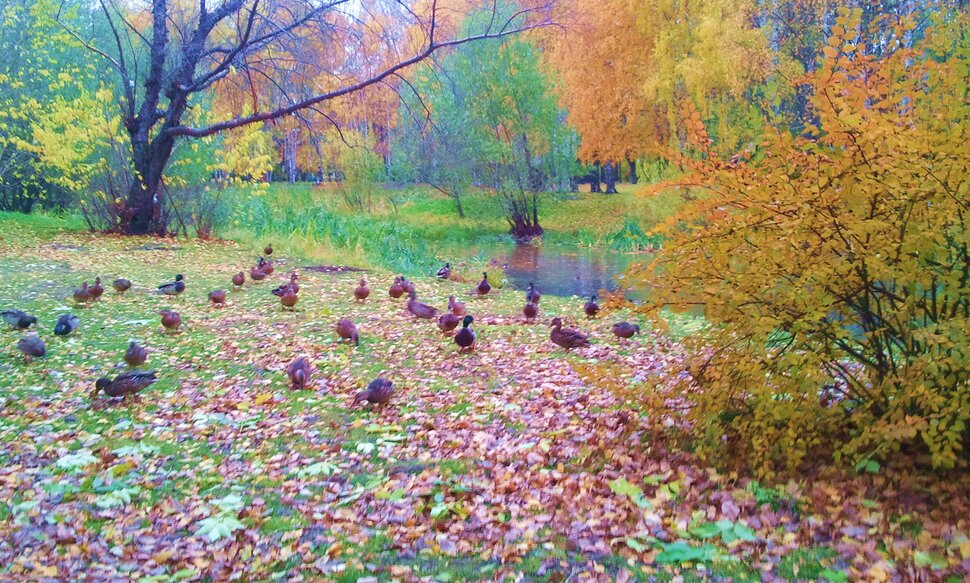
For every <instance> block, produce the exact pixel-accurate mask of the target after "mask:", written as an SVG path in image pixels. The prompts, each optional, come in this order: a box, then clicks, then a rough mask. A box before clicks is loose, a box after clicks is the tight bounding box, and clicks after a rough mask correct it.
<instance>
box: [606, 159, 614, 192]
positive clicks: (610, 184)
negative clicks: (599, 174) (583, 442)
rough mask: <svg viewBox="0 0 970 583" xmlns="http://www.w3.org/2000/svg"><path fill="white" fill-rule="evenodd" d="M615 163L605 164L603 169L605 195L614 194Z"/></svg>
mask: <svg viewBox="0 0 970 583" xmlns="http://www.w3.org/2000/svg"><path fill="white" fill-rule="evenodd" d="M616 175H617V164H616V162H607V163H606V165H605V167H604V168H603V182H605V183H606V194H616Z"/></svg>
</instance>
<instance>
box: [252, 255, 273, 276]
mask: <svg viewBox="0 0 970 583" xmlns="http://www.w3.org/2000/svg"><path fill="white" fill-rule="evenodd" d="M256 267H258V268H259V270H260V271H262V272H263V273H265V274H266V275H273V271H275V270H276V268H275V267H273V262H272V261H269V260H267V259H263V258H262V257H260V258H259V262H258V263H257V264H256Z"/></svg>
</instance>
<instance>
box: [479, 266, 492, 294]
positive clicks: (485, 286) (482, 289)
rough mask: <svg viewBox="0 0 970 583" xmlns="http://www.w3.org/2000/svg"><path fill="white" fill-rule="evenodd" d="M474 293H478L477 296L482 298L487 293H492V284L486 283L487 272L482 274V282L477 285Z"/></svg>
mask: <svg viewBox="0 0 970 583" xmlns="http://www.w3.org/2000/svg"><path fill="white" fill-rule="evenodd" d="M475 291H476V292H478V295H480V296H484V295H486V294H487V293H488V292H490V291H492V284H490V283H488V273H487V272H485V271H483V272H482V281H480V282H479V283H478V287H476V288H475Z"/></svg>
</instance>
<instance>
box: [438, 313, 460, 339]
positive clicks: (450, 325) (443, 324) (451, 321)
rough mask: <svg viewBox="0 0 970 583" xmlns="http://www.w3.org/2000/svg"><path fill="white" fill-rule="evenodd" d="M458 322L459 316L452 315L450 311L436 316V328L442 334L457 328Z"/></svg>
mask: <svg viewBox="0 0 970 583" xmlns="http://www.w3.org/2000/svg"><path fill="white" fill-rule="evenodd" d="M459 323H461V318H459V317H458V316H456V315H454V314H453V313H452V312H445V313H444V314H441V316H440V317H439V318H438V329H439V330H441V332H442V333H443V334H448V333H449V332H451V331H453V330H454V329H455V328H457V327H458V324H459Z"/></svg>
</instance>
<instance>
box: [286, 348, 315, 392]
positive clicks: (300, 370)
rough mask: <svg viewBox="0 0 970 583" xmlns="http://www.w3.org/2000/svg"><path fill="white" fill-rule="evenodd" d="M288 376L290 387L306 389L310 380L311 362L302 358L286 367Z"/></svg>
mask: <svg viewBox="0 0 970 583" xmlns="http://www.w3.org/2000/svg"><path fill="white" fill-rule="evenodd" d="M286 376H288V377H290V387H291V388H293V389H305V388H306V383H307V381H308V380H310V361H309V360H307V359H306V358H305V357H303V356H301V357H299V358H297V359H296V360H294V361H293V362H291V363H290V364H288V365H287V366H286Z"/></svg>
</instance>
